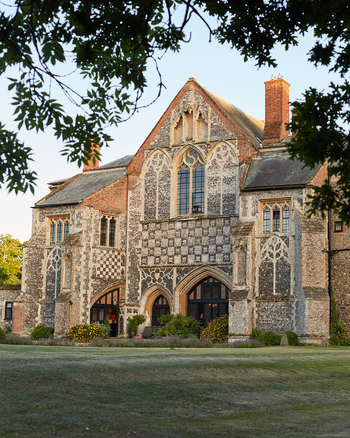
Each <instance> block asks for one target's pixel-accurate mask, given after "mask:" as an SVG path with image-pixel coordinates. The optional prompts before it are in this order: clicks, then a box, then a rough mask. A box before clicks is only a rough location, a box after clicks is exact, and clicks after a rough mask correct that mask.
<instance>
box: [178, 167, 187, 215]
mask: <svg viewBox="0 0 350 438" xmlns="http://www.w3.org/2000/svg"><path fill="white" fill-rule="evenodd" d="M177 177H178V180H177V213H178V214H188V213H189V207H190V170H189V168H188V167H187V166H185V165H182V166H181V167H180V169H179V171H178V174H177Z"/></svg>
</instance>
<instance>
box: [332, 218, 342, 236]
mask: <svg viewBox="0 0 350 438" xmlns="http://www.w3.org/2000/svg"><path fill="white" fill-rule="evenodd" d="M334 232H335V233H342V232H343V224H342V223H341V222H340V221H334Z"/></svg>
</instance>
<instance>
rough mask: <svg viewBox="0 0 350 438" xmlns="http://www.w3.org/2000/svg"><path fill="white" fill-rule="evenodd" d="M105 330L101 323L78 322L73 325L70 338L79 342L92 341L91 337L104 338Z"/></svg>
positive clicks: (69, 334)
mask: <svg viewBox="0 0 350 438" xmlns="http://www.w3.org/2000/svg"><path fill="white" fill-rule="evenodd" d="M105 337H106V334H105V332H104V331H103V329H102V327H101V326H100V325H99V324H95V323H92V324H77V325H74V326H73V327H71V329H70V330H69V333H68V338H69V339H75V340H76V341H77V342H90V341H91V339H104V338H105Z"/></svg>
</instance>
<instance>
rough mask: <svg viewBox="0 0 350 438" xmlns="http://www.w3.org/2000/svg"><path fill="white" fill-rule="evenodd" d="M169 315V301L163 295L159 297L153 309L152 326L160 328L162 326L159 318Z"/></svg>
mask: <svg viewBox="0 0 350 438" xmlns="http://www.w3.org/2000/svg"><path fill="white" fill-rule="evenodd" d="M169 313H170V306H169V303H168V300H167V299H166V298H165V297H164V296H163V295H159V297H158V298H157V299H156V301H155V302H154V304H153V307H152V326H153V327H159V326H160V325H161V324H160V322H159V321H158V318H159V317H160V316H163V315H168V314H169Z"/></svg>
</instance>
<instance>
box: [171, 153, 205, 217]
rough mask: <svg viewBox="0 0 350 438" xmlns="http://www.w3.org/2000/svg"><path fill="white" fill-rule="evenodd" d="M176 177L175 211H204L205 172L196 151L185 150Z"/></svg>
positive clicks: (183, 212) (179, 212)
mask: <svg viewBox="0 0 350 438" xmlns="http://www.w3.org/2000/svg"><path fill="white" fill-rule="evenodd" d="M177 177H178V179H177V213H178V214H189V213H204V185H205V173H204V166H203V164H202V163H201V161H200V158H199V156H198V154H197V152H194V151H191V150H190V151H187V152H186V154H185V155H184V156H183V158H182V161H181V163H180V168H179V170H178V174H177Z"/></svg>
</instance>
